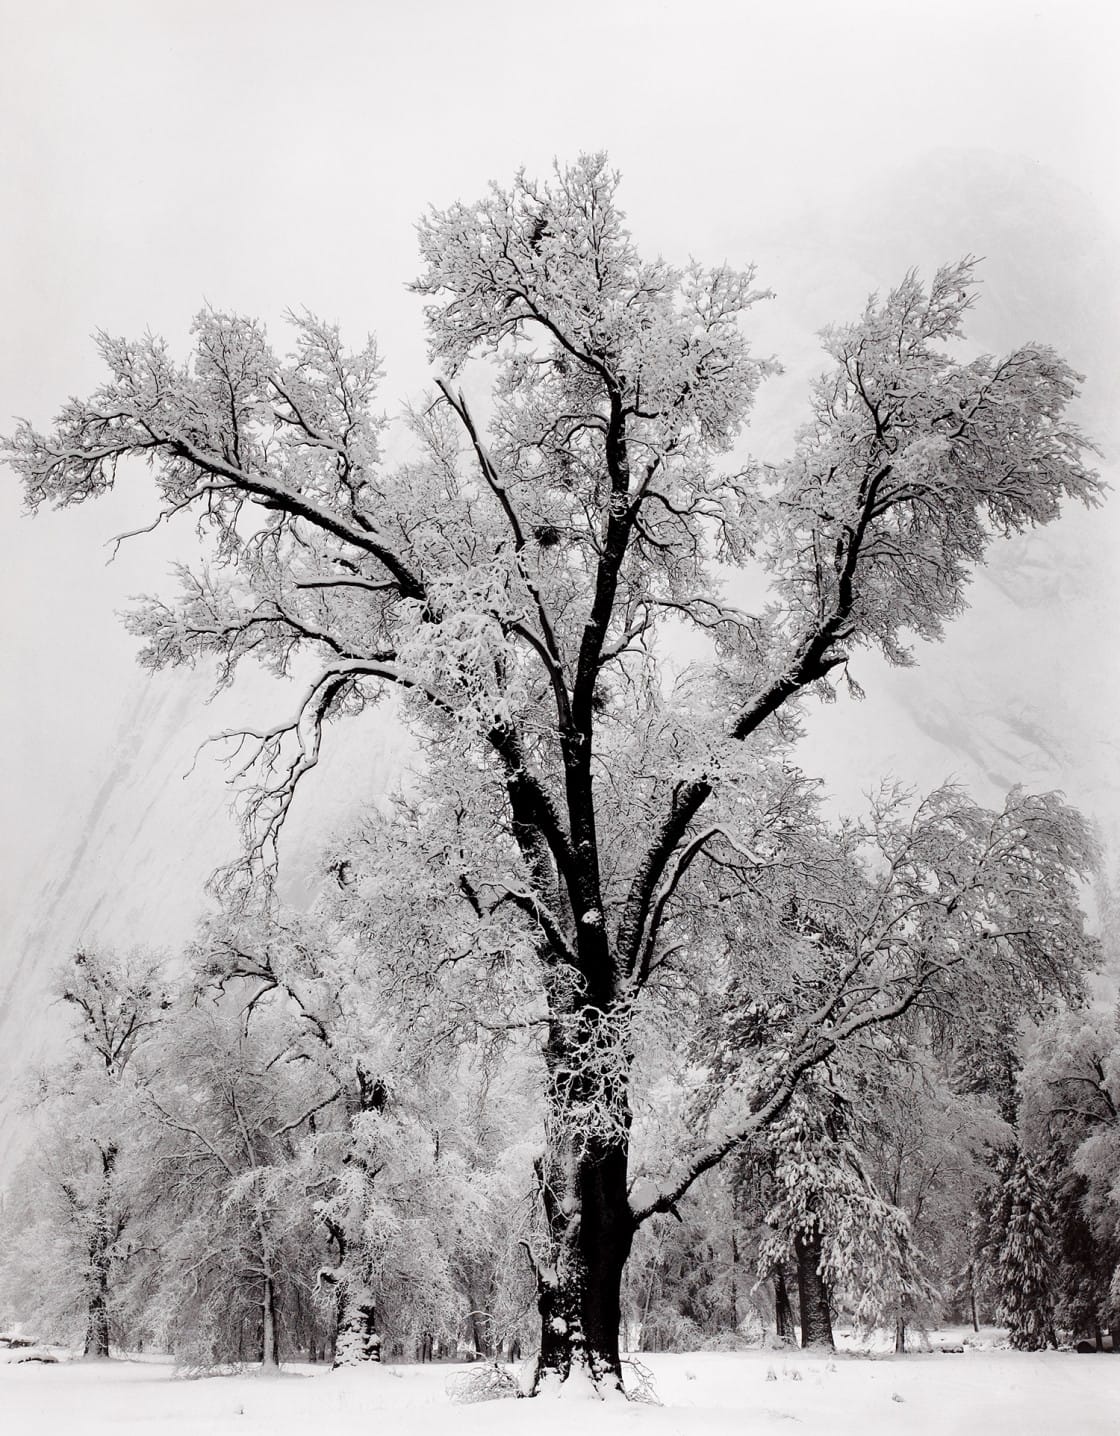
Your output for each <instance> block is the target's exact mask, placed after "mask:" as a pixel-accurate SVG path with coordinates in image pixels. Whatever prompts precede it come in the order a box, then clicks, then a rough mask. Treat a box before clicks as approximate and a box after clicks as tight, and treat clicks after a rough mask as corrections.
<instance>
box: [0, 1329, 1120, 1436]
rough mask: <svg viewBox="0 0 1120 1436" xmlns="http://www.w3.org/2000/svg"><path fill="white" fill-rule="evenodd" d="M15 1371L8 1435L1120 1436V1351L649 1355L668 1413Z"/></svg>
mask: <svg viewBox="0 0 1120 1436" xmlns="http://www.w3.org/2000/svg"><path fill="white" fill-rule="evenodd" d="M23 1354H25V1353H21V1352H11V1353H8V1352H5V1353H3V1355H4V1357H7V1358H8V1359H7V1360H5V1361H3V1362H2V1363H0V1430H3V1432H4V1433H5V1436H109V1433H112V1436H143V1433H146V1432H152V1433H155V1436H173V1433H174V1436H179V1433H185V1436H288V1434H289V1433H292V1436H295V1433H299V1436H307V1433H313V1436H358V1433H361V1436H488V1433H491V1432H493V1433H497V1436H502V1433H511V1436H521V1433H525V1436H644V1433H649V1436H733V1433H734V1436H779V1433H780V1436H793V1433H798V1436H849V1433H851V1436H857V1433H858V1436H893V1433H906V1436H922V1433H926V1432H928V1433H931V1436H932V1433H936V1436H973V1433H975V1436H1002V1433H1008V1436H1059V1433H1060V1436H1117V1433H1120V1356H1112V1355H1107V1354H1106V1355H1099V1356H1098V1355H1092V1356H1078V1355H1075V1354H1073V1353H1068V1352H1045V1353H1041V1354H1038V1355H1027V1354H1024V1353H1021V1352H1014V1351H1007V1350H1002V1351H1001V1350H990V1349H989V1350H966V1351H965V1353H964V1354H963V1355H944V1354H941V1353H939V1352H934V1353H930V1354H918V1353H915V1354H912V1355H906V1356H894V1355H889V1356H885V1355H884V1356H875V1357H868V1356H860V1357H857V1356H850V1355H838V1356H836V1357H835V1358H828V1357H823V1356H818V1355H812V1354H809V1353H803V1352H776V1353H775V1352H766V1351H750V1352H741V1353H739V1352H736V1353H732V1352H698V1353H695V1354H691V1355H683V1356H682V1355H673V1356H668V1355H651V1356H645V1357H643V1358H642V1362H643V1365H644V1366H646V1367H647V1368H648V1370H649V1371H650V1373H651V1374H652V1377H653V1381H654V1383H655V1387H656V1392H657V1396H658V1398H659V1400H660V1402H661V1404H660V1405H656V1406H654V1405H647V1404H640V1403H629V1402H625V1401H622V1400H619V1401H611V1402H585V1403H581V1404H579V1405H576V1404H574V1403H573V1402H571V1401H569V1400H556V1399H551V1398H543V1397H542V1398H539V1399H538V1400H536V1401H533V1402H531V1403H530V1402H525V1401H512V1400H507V1401H493V1402H485V1403H474V1404H463V1403H461V1402H458V1401H455V1400H453V1396H454V1393H455V1391H456V1388H457V1387H460V1386H461V1385H462V1383H463V1382H464V1381H467V1382H469V1381H470V1379H471V1378H472V1377H473V1376H477V1374H478V1371H479V1368H478V1367H459V1366H446V1365H433V1366H384V1367H373V1368H370V1369H368V1370H364V1371H347V1372H330V1371H327V1370H325V1369H316V1368H315V1367H307V1366H303V1367H293V1368H290V1369H286V1370H285V1371H284V1373H283V1375H281V1376H280V1377H278V1378H274V1379H262V1378H261V1377H260V1376H258V1375H256V1374H254V1373H250V1374H243V1375H233V1376H211V1377H205V1378H198V1379H192V1378H190V1377H187V1376H184V1375H182V1374H178V1373H176V1371H175V1368H174V1367H172V1366H171V1365H170V1364H168V1363H164V1362H161V1361H158V1360H153V1359H146V1360H140V1361H112V1362H108V1363H102V1364H96V1365H91V1364H88V1363H85V1362H79V1361H74V1362H70V1361H65V1360H61V1361H59V1362H58V1363H57V1364H52V1365H41V1364H38V1363H26V1362H25V1363H20V1364H17V1363H16V1362H15V1361H14V1360H12V1358H14V1357H16V1356H19V1355H23Z"/></svg>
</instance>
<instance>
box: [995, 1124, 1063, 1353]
mask: <svg viewBox="0 0 1120 1436" xmlns="http://www.w3.org/2000/svg"><path fill="white" fill-rule="evenodd" d="M995 1221H996V1232H997V1237H998V1240H997V1245H996V1247H995V1268H996V1270H995V1274H996V1280H997V1282H998V1286H999V1293H1000V1314H1001V1316H1002V1317H1003V1320H1004V1321H1006V1323H1007V1325H1008V1327H1009V1328H1010V1336H1011V1345H1012V1346H1014V1347H1016V1348H1017V1349H1018V1350H1020V1351H1040V1350H1041V1349H1042V1348H1043V1347H1044V1346H1054V1347H1056V1346H1057V1344H1058V1340H1057V1336H1056V1334H1055V1330H1054V1299H1053V1289H1054V1277H1055V1271H1054V1250H1053V1238H1052V1214H1051V1204H1050V1196H1049V1193H1048V1191H1047V1189H1046V1182H1045V1180H1044V1179H1043V1177H1042V1174H1041V1172H1040V1171H1039V1169H1038V1167H1037V1166H1036V1164H1035V1163H1034V1162H1033V1161H1032V1159H1031V1158H1030V1156H1028V1154H1027V1153H1026V1152H1024V1151H1022V1150H1021V1149H1017V1150H1016V1151H1015V1152H1013V1153H1012V1154H1011V1155H1010V1156H1009V1158H1008V1160H1007V1162H1006V1164H1005V1166H1004V1170H1003V1174H1002V1180H1001V1183H1000V1189H999V1194H998V1199H997V1203H996V1207H995Z"/></svg>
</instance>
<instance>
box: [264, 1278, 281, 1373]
mask: <svg viewBox="0 0 1120 1436" xmlns="http://www.w3.org/2000/svg"><path fill="white" fill-rule="evenodd" d="M279 1369H280V1347H279V1344H278V1343H277V1340H276V1284H275V1282H274V1281H273V1280H272V1278H271V1277H270V1276H266V1277H265V1279H264V1290H263V1292H262V1294H261V1370H262V1371H263V1372H266V1373H271V1372H275V1371H279Z"/></svg>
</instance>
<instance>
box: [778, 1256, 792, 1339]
mask: <svg viewBox="0 0 1120 1436" xmlns="http://www.w3.org/2000/svg"><path fill="white" fill-rule="evenodd" d="M774 1334H775V1336H780V1337H781V1338H782V1340H783V1341H792V1340H793V1307H792V1306H791V1305H790V1299H789V1288H788V1287H787V1286H786V1274H785V1271H784V1270H783V1269H782V1268H781V1267H780V1266H778V1267H775V1268H774Z"/></svg>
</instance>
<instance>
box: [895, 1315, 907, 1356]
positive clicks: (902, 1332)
mask: <svg viewBox="0 0 1120 1436" xmlns="http://www.w3.org/2000/svg"><path fill="white" fill-rule="evenodd" d="M894 1349H895V1351H896V1352H904V1351H905V1350H906V1322H905V1321H904V1320H903V1319H902V1317H901V1316H897V1317H895V1322H894Z"/></svg>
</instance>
